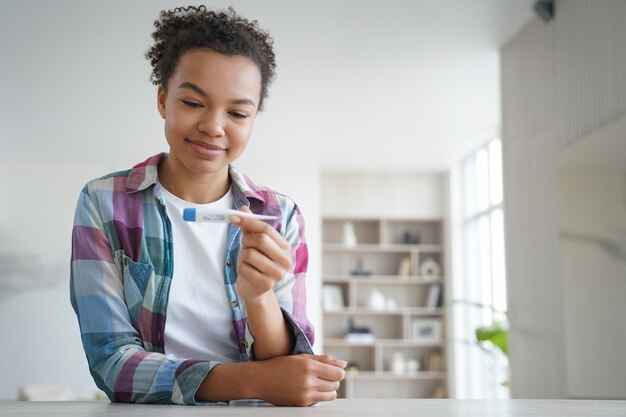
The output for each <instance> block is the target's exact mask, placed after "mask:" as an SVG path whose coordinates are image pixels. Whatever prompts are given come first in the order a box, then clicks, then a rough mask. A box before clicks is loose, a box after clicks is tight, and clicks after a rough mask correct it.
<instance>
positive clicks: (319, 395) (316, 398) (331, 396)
mask: <svg viewBox="0 0 626 417" xmlns="http://www.w3.org/2000/svg"><path fill="white" fill-rule="evenodd" d="M335 399H337V391H330V392H316V393H315V394H314V395H313V396H312V400H313V404H315V403H318V402H320V401H334V400H335Z"/></svg>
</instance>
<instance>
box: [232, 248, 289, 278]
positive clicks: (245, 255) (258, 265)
mask: <svg viewBox="0 0 626 417" xmlns="http://www.w3.org/2000/svg"><path fill="white" fill-rule="evenodd" d="M240 256H241V265H243V264H248V265H250V266H251V267H253V268H254V269H256V270H257V271H259V272H260V273H263V274H266V275H268V276H270V277H279V278H281V279H282V277H283V276H284V275H285V272H286V271H285V269H284V268H283V267H281V265H280V264H278V263H277V262H275V261H273V260H272V259H270V258H268V257H267V256H266V255H265V254H264V253H262V252H260V251H259V250H258V249H256V248H246V249H245V250H244V251H243V252H242V253H241V255H240Z"/></svg>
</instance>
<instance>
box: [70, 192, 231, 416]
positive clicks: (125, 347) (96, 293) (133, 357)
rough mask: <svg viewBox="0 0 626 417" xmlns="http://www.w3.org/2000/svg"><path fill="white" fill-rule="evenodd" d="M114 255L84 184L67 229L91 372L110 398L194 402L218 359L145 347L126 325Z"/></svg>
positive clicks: (126, 313)
mask: <svg viewBox="0 0 626 417" xmlns="http://www.w3.org/2000/svg"><path fill="white" fill-rule="evenodd" d="M116 258H117V257H116V254H115V253H114V252H113V249H112V246H111V243H110V240H109V237H108V236H107V233H106V231H105V226H104V222H103V220H102V216H101V214H100V210H99V206H98V204H97V199H96V194H95V192H93V190H90V186H89V184H88V185H87V186H85V188H83V190H82V192H81V194H80V196H79V199H78V203H77V207H76V214H75V218H74V226H73V229H72V257H71V266H70V299H71V303H72V307H73V308H74V311H75V312H76V315H77V317H78V322H79V326H80V332H81V339H82V343H83V348H84V350H85V354H86V356H87V361H88V363H89V370H90V372H91V375H92V376H93V378H94V381H95V383H96V385H97V386H98V387H99V388H100V389H101V390H103V391H104V392H105V393H106V394H107V396H108V397H109V399H110V400H111V401H116V402H137V403H164V404H197V403H196V401H195V394H196V391H197V390H198V388H199V386H200V384H201V383H202V381H203V380H204V378H205V377H206V375H207V374H208V373H209V372H210V371H211V369H212V368H213V367H214V366H215V365H217V364H218V363H219V362H206V361H197V360H190V359H176V360H172V359H168V358H167V357H166V356H165V355H163V354H162V353H158V352H151V351H148V350H147V349H146V348H145V341H143V340H142V339H141V336H140V334H139V333H138V331H137V330H136V329H135V328H134V327H133V325H132V324H131V319H130V316H129V311H128V306H127V305H126V302H125V297H124V275H123V274H124V273H126V270H125V269H123V266H120V265H119V261H118V260H117V259H116ZM146 273H153V272H152V271H151V270H149V271H148V272H146ZM148 278H149V277H148ZM153 314H155V313H153Z"/></svg>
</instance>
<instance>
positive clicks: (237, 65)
mask: <svg viewBox="0 0 626 417" xmlns="http://www.w3.org/2000/svg"><path fill="white" fill-rule="evenodd" d="M260 91H261V74H260V72H259V69H258V67H257V66H256V65H255V64H254V63H253V62H252V61H251V60H249V59H248V58H245V57H243V56H226V55H222V54H219V53H217V52H214V51H212V50H209V49H201V50H192V51H189V52H186V53H185V54H184V55H182V56H181V58H180V60H179V62H178V64H177V66H176V70H175V72H174V74H173V75H172V77H171V78H170V79H169V80H168V87H167V91H165V89H164V88H163V87H162V86H161V87H159V90H158V94H157V98H158V107H159V112H160V113H161V116H163V118H164V119H165V136H166V138H167V142H168V144H169V146H170V154H169V156H168V157H167V159H166V162H167V166H168V168H167V169H168V171H169V172H168V173H169V174H171V178H173V179H174V181H178V180H183V179H185V178H196V179H202V180H211V181H227V180H228V164H230V163H231V162H232V161H234V160H235V159H237V157H239V156H240V155H241V154H242V153H243V151H244V149H245V148H246V145H247V144H248V139H249V138H250V134H251V133H252V127H253V125H254V121H255V119H256V115H257V109H258V103H259V100H260Z"/></svg>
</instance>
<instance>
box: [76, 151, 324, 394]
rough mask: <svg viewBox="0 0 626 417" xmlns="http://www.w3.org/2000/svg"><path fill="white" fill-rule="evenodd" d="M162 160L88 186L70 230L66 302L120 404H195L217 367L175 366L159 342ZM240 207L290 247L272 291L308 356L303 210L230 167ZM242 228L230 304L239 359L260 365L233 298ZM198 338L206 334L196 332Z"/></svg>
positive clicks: (231, 261)
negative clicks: (265, 220) (266, 222)
mask: <svg viewBox="0 0 626 417" xmlns="http://www.w3.org/2000/svg"><path fill="white" fill-rule="evenodd" d="M165 156H166V154H159V155H155V156H153V157H151V158H149V159H147V160H146V161H144V162H142V163H140V164H138V165H136V166H135V167H133V168H132V169H130V170H127V171H121V172H116V173H113V174H110V175H107V176H105V177H102V178H99V179H96V180H93V181H90V182H89V183H87V185H85V187H84V188H83V190H82V192H81V193H80V196H79V198H78V204H77V208H76V214H75V219H74V227H73V230H72V258H71V277H70V296H71V302H72V307H73V308H74V311H75V312H76V315H77V317H78V322H79V325H80V332H81V337H82V342H83V347H84V349H85V353H86V356H87V360H88V363H89V369H90V372H91V375H92V376H93V378H94V381H95V382H96V385H97V386H98V387H99V388H100V389H102V390H103V391H104V392H105V393H106V394H107V396H108V397H109V399H111V400H112V401H119V402H140V403H174V404H196V401H195V398H194V397H195V393H196V391H197V389H198V387H199V386H200V384H201V383H202V381H203V380H204V378H205V377H206V375H207V374H208V373H209V372H210V371H211V369H212V368H213V367H214V366H215V365H217V364H218V363H219V362H215V361H199V360H194V359H193V358H189V359H169V358H167V357H166V356H165V355H164V340H163V334H164V329H165V320H166V316H167V302H168V294H169V289H170V285H171V280H172V272H173V268H174V267H175V265H173V261H172V260H173V249H174V244H175V242H173V241H172V231H171V224H170V220H169V218H168V216H167V212H166V209H165V205H164V203H163V200H162V197H161V196H160V195H157V192H156V191H155V190H156V189H155V187H154V184H155V183H156V179H157V167H158V164H159V163H160V161H162V160H163V158H164V157H165ZM229 175H230V178H231V183H232V193H233V199H234V204H235V206H236V207H241V206H242V205H246V206H249V207H250V209H251V210H252V212H254V213H258V214H268V215H274V216H278V219H277V220H274V221H271V222H270V224H271V225H272V226H273V227H274V228H275V229H276V230H277V231H278V232H279V233H280V234H281V235H282V236H283V237H284V238H285V239H286V240H287V241H288V242H289V243H290V245H291V250H292V252H291V255H292V267H291V270H290V271H289V272H288V273H287V274H286V276H285V277H284V278H283V279H282V280H281V281H280V282H278V283H277V284H276V285H275V286H274V293H275V294H276V298H277V299H278V303H279V305H280V307H281V310H282V313H283V317H284V319H285V321H286V323H287V325H288V327H289V329H290V330H291V331H292V332H293V335H294V340H295V345H294V349H293V352H292V354H298V353H312V350H311V345H312V344H313V336H314V332H313V327H312V326H311V324H310V323H309V321H308V320H307V317H306V289H305V275H306V269H307V263H308V251H307V246H306V242H305V240H304V223H303V219H302V215H301V213H300V210H299V209H298V206H297V205H296V204H295V203H294V202H293V201H292V200H290V199H289V198H288V197H286V196H284V195H282V194H279V193H276V192H274V191H272V190H269V189H267V188H264V187H259V186H257V185H255V184H254V183H253V182H252V181H250V179H249V178H248V177H246V176H244V175H242V174H240V173H239V172H238V171H237V170H236V169H235V168H234V167H232V166H231V167H230V169H229ZM240 241H241V233H240V229H239V228H238V227H236V226H234V225H232V224H229V226H228V237H227V250H226V259H225V260H224V275H225V282H224V290H225V292H226V296H227V297H228V300H229V301H230V305H231V313H232V318H233V327H234V329H235V336H236V338H237V342H238V344H239V347H240V349H239V350H240V358H241V361H250V360H254V358H253V353H252V343H253V342H254V339H253V337H252V335H251V334H250V331H249V328H248V325H247V320H246V310H245V305H244V303H243V300H241V299H240V298H239V296H238V294H237V291H236V287H235V282H236V279H237V271H236V265H237V254H238V251H239V246H240ZM198 331H201V329H198Z"/></svg>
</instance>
